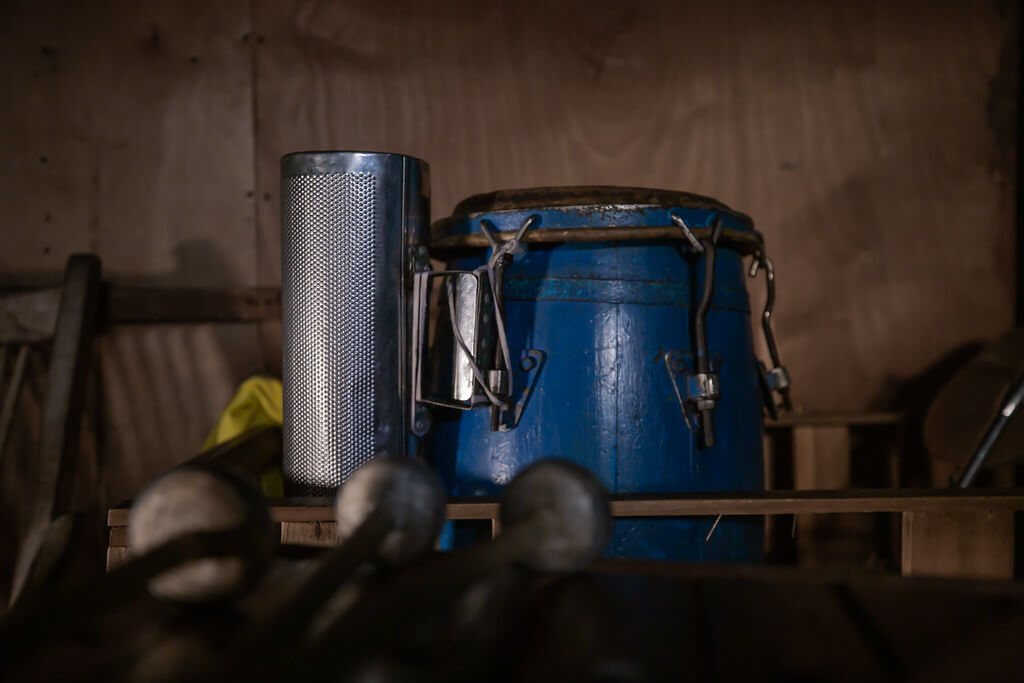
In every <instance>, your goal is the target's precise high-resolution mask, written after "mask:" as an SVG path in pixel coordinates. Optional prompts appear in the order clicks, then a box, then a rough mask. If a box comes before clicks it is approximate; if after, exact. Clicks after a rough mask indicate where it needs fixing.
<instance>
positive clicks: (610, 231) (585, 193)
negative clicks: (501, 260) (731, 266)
mask: <svg viewBox="0 0 1024 683" xmlns="http://www.w3.org/2000/svg"><path fill="white" fill-rule="evenodd" d="M612 200H619V201H612ZM622 200H626V201H622ZM516 202H522V203H521V204H516ZM675 211H679V212H680V213H682V214H683V217H685V214H686V213H688V212H694V211H696V212H700V213H702V214H704V215H703V216H695V217H694V219H693V220H694V224H693V225H692V228H693V230H694V232H695V233H702V232H705V231H707V232H710V230H709V229H707V228H706V226H707V225H709V224H710V223H708V221H710V220H711V219H710V217H709V214H710V215H714V214H718V215H720V216H721V217H722V219H723V227H724V228H725V231H724V234H723V237H726V241H728V242H736V243H740V244H742V247H743V248H742V251H744V252H750V251H753V250H755V249H756V245H757V244H758V243H760V242H761V241H762V238H761V236H760V234H759V233H758V232H757V231H756V230H755V229H754V224H753V220H752V219H751V218H750V217H749V216H748V215H746V214H744V213H741V212H739V211H735V210H733V209H731V208H730V207H728V206H727V205H725V204H723V203H722V202H719V201H718V200H716V199H712V198H710V197H705V196H703V195H698V194H693V193H690V192H681V191H677V190H661V189H655V188H638V187H618V186H613V185H580V186H566V187H534V188H525V189H516V190H498V191H495V192H488V193H484V194H477V195H473V196H471V197H468V198H466V199H464V200H462V201H460V202H459V203H458V204H457V205H456V207H455V212H454V213H453V214H452V215H451V216H448V217H446V218H442V219H439V220H437V221H435V222H434V223H433V225H432V226H431V231H430V233H431V243H432V248H440V249H449V248H458V247H476V246H486V241H484V236H483V234H481V233H480V232H479V229H478V227H477V224H478V223H479V222H480V220H481V219H485V218H486V219H490V220H491V221H492V223H493V226H492V231H494V232H497V233H508V232H514V231H515V230H516V229H517V227H518V225H519V224H520V223H521V220H517V218H518V217H520V216H521V217H522V219H525V218H526V217H527V216H528V215H531V214H540V215H541V216H542V217H543V216H544V215H545V214H547V215H548V216H549V217H550V216H560V217H562V218H563V220H562V221H561V222H560V224H559V225H558V226H557V227H556V226H549V225H545V221H543V220H542V222H541V223H540V225H539V227H538V228H535V229H532V230H531V231H530V233H534V234H533V235H531V234H529V233H528V234H527V235H526V236H525V237H524V240H523V241H525V242H533V241H541V242H548V243H552V242H600V241H634V240H650V239H679V238H682V237H683V234H682V232H681V231H680V230H679V228H678V227H676V226H674V225H673V223H672V221H671V220H670V214H671V213H673V212H675ZM631 212H635V213H636V216H637V218H638V219H639V218H642V220H637V221H630V220H628V217H627V218H623V216H622V215H617V216H615V219H614V220H611V221H609V219H608V214H609V213H616V214H629V213H631ZM565 218H568V219H569V220H568V221H566V220H564V219H565ZM652 219H653V222H652ZM577 220H578V222H577ZM556 222H558V221H556ZM549 227H550V229H549ZM547 233H550V234H547ZM698 237H699V238H701V239H703V238H704V237H705V235H703V234H700V235H698ZM730 238H733V239H730Z"/></svg>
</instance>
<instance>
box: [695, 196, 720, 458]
mask: <svg viewBox="0 0 1024 683" xmlns="http://www.w3.org/2000/svg"><path fill="white" fill-rule="evenodd" d="M721 234H722V217H721V216H715V218H714V223H713V224H712V227H711V238H710V239H706V240H702V246H703V252H704V291H703V293H702V295H701V299H700V304H698V306H697V310H696V312H695V313H694V323H693V329H694V338H695V341H696V347H697V363H696V365H697V372H696V373H694V374H692V375H690V376H688V377H687V395H688V396H687V397H688V398H689V400H690V401H691V402H692V403H693V404H694V406H695V407H696V409H697V413H698V420H699V422H700V446H701V447H702V448H711V447H712V446H714V445H715V423H714V418H713V413H714V410H715V404H716V403H717V402H718V399H719V397H720V392H719V388H718V375H717V374H715V373H713V372H712V371H711V362H710V356H709V354H708V331H707V320H708V311H709V310H711V301H712V299H713V297H714V293H715V245H716V244H717V243H718V238H719V236H720V235H721ZM691 392H692V393H691Z"/></svg>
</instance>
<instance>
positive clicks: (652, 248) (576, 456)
mask: <svg viewBox="0 0 1024 683" xmlns="http://www.w3.org/2000/svg"><path fill="white" fill-rule="evenodd" d="M483 259H484V252H483V251H482V250H481V251H480V252H479V253H473V254H463V255H462V256H461V257H459V258H457V259H455V260H453V261H452V262H450V263H449V267H451V268H453V269H472V268H475V267H477V266H479V265H480V264H481V263H482V262H483ZM703 277H704V272H703V258H702V257H700V256H696V255H693V254H692V253H691V252H690V250H689V249H688V248H687V247H686V246H685V243H683V242H680V241H675V240H673V241H668V240H666V241H660V242H639V241H620V242H599V243H586V242H574V243H565V244H553V245H537V244H531V245H529V247H528V249H527V251H526V252H525V253H524V254H522V255H520V256H518V257H517V258H516V260H515V263H514V264H513V265H512V266H511V267H510V268H509V270H508V271H507V272H506V276H505V300H506V316H507V332H508V339H509V345H510V347H511V348H512V350H513V352H512V357H513V363H516V359H517V358H519V357H520V356H521V355H522V353H523V352H524V350H534V351H539V352H541V353H542V354H543V356H544V363H543V365H542V366H541V367H540V369H539V371H536V382H535V384H533V386H532V387H531V388H530V393H529V398H528V400H527V402H526V405H525V407H524V409H523V411H522V416H521V420H520V422H519V424H518V425H517V426H516V427H515V428H514V429H511V430H509V431H506V432H492V431H490V428H489V427H490V417H489V411H488V410H487V409H482V408H477V409H474V410H470V411H464V412H454V411H443V412H442V413H439V414H438V415H436V416H435V423H434V431H433V435H432V449H431V450H432V453H433V458H434V461H435V464H436V466H437V467H438V469H439V470H440V472H441V473H442V478H443V479H444V480H445V482H446V484H447V485H448V488H449V493H450V494H452V495H460V496H465V495H493V494H495V493H497V491H498V490H499V489H500V487H501V486H502V485H503V484H504V483H506V482H507V481H508V480H509V479H510V478H511V477H512V476H513V475H514V474H515V473H516V472H517V471H518V470H519V469H520V468H522V467H524V466H525V465H527V464H529V463H530V462H533V461H534V460H537V459H540V458H546V457H560V458H566V459H569V460H572V461H574V462H577V463H579V464H580V465H583V466H585V467H587V468H588V469H590V470H591V471H593V472H594V473H595V474H597V475H598V476H599V477H600V479H601V480H602V481H603V482H604V484H605V485H606V486H607V487H608V488H609V490H611V491H613V492H614V493H616V494H662V493H678V492H696V491H708V492H710V491H735V490H761V489H762V488H763V486H764V469H763V453H762V447H763V446H762V435H763V408H762V403H761V401H762V399H761V395H760V389H759V386H758V379H757V369H756V360H755V357H754V351H753V342H752V335H751V325H750V303H749V299H748V295H747V292H746V288H745V284H744V283H745V273H744V267H743V263H742V256H741V254H739V253H738V252H736V251H734V250H732V249H728V248H719V249H718V250H717V257H716V263H715V292H714V298H713V300H712V308H711V310H710V312H709V314H708V319H707V327H708V345H709V348H710V352H711V355H712V358H713V359H715V361H716V362H717V363H718V366H719V367H718V373H719V379H720V382H721V394H722V396H721V400H720V401H719V403H718V405H717V407H716V409H715V412H714V420H715V428H716V435H717V442H716V444H715V445H714V446H713V447H711V448H707V449H701V448H698V447H697V443H696V438H695V437H696V432H694V431H692V430H691V429H689V428H688V427H687V424H686V422H685V421H684V418H683V414H682V411H681V409H680V405H679V401H678V399H677V397H676V394H675V391H674V389H673V385H672V382H671V379H670V376H669V372H668V371H667V369H666V364H665V361H664V356H665V354H666V352H673V353H681V354H683V356H684V357H686V358H689V359H692V350H693V336H692V335H693V332H692V322H693V311H694V308H695V307H696V305H697V303H698V301H699V298H700V292H701V286H702V283H703ZM690 371H691V372H692V371H693V370H692V368H691V370H690ZM531 379H532V378H531V375H530V374H529V373H525V372H523V371H522V370H517V371H516V373H515V382H516V384H517V391H516V393H517V394H519V393H520V392H521V391H522V389H523V388H524V386H529V384H530V382H531ZM682 379H683V378H682V376H679V377H678V381H679V382H680V387H681V386H682ZM691 419H692V418H691ZM713 521H714V520H713V518H706V517H705V518H686V519H654V520H650V519H648V520H639V519H620V520H616V523H615V533H614V540H613V543H612V546H611V548H610V551H609V552H610V554H611V555H613V556H620V557H648V558H656V559H674V560H717V561H729V560H736V561H758V560H760V559H761V556H762V552H763V538H764V524H763V520H762V519H760V518H735V517H731V518H724V519H723V520H722V521H721V522H720V523H719V525H718V527H717V528H716V529H715V532H714V534H712V536H711V538H710V539H709V540H707V541H705V537H706V536H707V534H708V532H709V531H710V528H711V525H712V523H713Z"/></svg>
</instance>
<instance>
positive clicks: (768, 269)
mask: <svg viewBox="0 0 1024 683" xmlns="http://www.w3.org/2000/svg"><path fill="white" fill-rule="evenodd" d="M761 269H763V270H764V273H765V283H766V286H767V291H766V295H765V300H764V311H763V312H762V313H761V330H762V332H763V333H764V341H765V346H767V347H768V355H769V356H770V357H771V362H772V367H771V368H767V367H765V364H764V363H760V362H759V363H758V366H759V367H760V376H759V379H760V382H761V393H762V396H763V397H764V406H765V409H766V410H767V411H768V414H769V415H770V416H771V417H772V419H778V417H779V408H780V407H781V408H782V410H785V411H791V410H793V401H792V399H791V398H790V396H789V373H788V372H787V371H786V366H785V365H783V364H782V359H781V358H780V356H779V348H778V346H777V345H776V343H775V333H774V331H773V330H772V311H773V309H774V308H775V265H774V264H773V263H772V260H771V259H770V258H768V255H767V254H766V253H765V250H764V245H763V244H762V245H761V248H760V249H759V250H758V252H757V253H756V254H754V262H753V263H752V264H751V265H750V273H749V274H750V277H752V278H754V277H757V273H758V270H761ZM776 395H778V396H779V397H780V399H781V404H779V403H776V401H775V396H776Z"/></svg>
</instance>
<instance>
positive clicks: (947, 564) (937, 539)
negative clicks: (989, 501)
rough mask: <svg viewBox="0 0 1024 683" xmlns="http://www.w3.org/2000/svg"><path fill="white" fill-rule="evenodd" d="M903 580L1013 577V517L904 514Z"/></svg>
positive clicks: (1008, 514) (990, 512)
mask: <svg viewBox="0 0 1024 683" xmlns="http://www.w3.org/2000/svg"><path fill="white" fill-rule="evenodd" d="M901 570H902V573H903V575H904V576H947V577H948V576H956V577H967V578H977V579H1012V578H1013V513H1012V512H1007V511H1005V510H1003V511H999V510H978V511H973V512H935V511H932V512H905V513H903V563H902V567H901Z"/></svg>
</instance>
